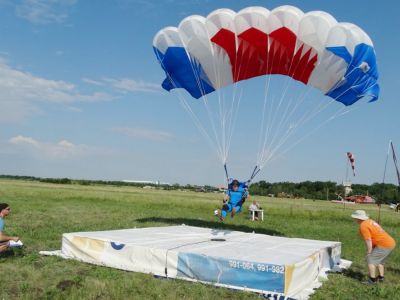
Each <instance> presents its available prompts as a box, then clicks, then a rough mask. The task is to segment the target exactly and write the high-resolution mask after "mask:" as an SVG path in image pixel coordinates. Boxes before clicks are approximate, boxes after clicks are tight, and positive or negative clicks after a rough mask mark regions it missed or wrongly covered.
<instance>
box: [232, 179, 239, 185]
mask: <svg viewBox="0 0 400 300" xmlns="http://www.w3.org/2000/svg"><path fill="white" fill-rule="evenodd" d="M231 185H232V186H234V185H237V186H239V185H240V183H239V180H237V179H234V180H232V183H231Z"/></svg>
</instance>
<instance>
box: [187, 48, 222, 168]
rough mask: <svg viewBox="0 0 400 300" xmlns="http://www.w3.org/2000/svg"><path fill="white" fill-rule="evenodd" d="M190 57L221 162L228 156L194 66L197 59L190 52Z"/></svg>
mask: <svg viewBox="0 0 400 300" xmlns="http://www.w3.org/2000/svg"><path fill="white" fill-rule="evenodd" d="M188 57H189V58H190V61H191V63H190V66H191V68H192V72H193V74H194V76H195V79H196V84H197V86H198V88H199V89H200V90H201V92H202V100H203V104H204V106H205V109H206V111H207V115H208V119H209V121H210V123H211V127H212V130H213V133H214V138H215V140H214V144H215V145H216V148H217V153H218V155H219V158H220V160H221V162H223V163H224V162H225V160H226V158H225V157H224V154H223V147H222V146H221V141H220V140H219V138H218V134H217V131H216V128H215V122H214V120H213V118H212V113H211V111H210V108H209V106H208V98H207V95H206V93H205V89H204V86H203V83H202V81H201V80H200V76H199V75H200V74H198V72H196V69H195V68H194V64H196V59H192V57H191V56H190V55H189V53H188ZM202 127H203V128H204V126H202ZM208 136H209V135H208ZM210 139H211V137H210Z"/></svg>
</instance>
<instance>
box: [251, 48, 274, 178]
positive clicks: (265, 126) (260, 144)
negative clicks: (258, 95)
mask: <svg viewBox="0 0 400 300" xmlns="http://www.w3.org/2000/svg"><path fill="white" fill-rule="evenodd" d="M268 45H269V43H268ZM268 67H269V59H268V60H267V66H266V71H267V73H268V72H269V68H268ZM271 77H272V76H265V78H266V80H265V85H264V101H263V111H262V119H261V125H260V127H261V128H260V134H259V137H258V153H257V162H256V167H257V166H259V165H260V163H261V158H262V153H263V152H264V150H263V149H264V148H263V146H264V147H265V143H266V142H265V140H266V139H267V137H268V134H269V124H265V115H266V111H267V103H268V99H269V97H268V94H269V87H270V83H271ZM271 102H273V100H271ZM271 107H272V103H271ZM271 112H272V109H269V110H268V118H267V120H268V121H269V120H271V118H270V115H271ZM262 137H264V140H263V139H262ZM262 141H263V142H262ZM253 174H254V171H253ZM253 174H252V175H253Z"/></svg>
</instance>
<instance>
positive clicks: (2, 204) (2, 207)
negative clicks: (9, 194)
mask: <svg viewBox="0 0 400 300" xmlns="http://www.w3.org/2000/svg"><path fill="white" fill-rule="evenodd" d="M7 207H9V205H8V204H7V203H0V211H2V210H3V209H6V208H7Z"/></svg>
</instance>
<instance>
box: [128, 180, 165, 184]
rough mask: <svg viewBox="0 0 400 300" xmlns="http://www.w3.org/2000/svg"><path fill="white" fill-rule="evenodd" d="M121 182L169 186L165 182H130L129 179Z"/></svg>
mask: <svg viewBox="0 0 400 300" xmlns="http://www.w3.org/2000/svg"><path fill="white" fill-rule="evenodd" d="M122 182H126V183H138V184H154V185H170V184H169V183H167V182H161V181H151V180H130V179H125V180H122Z"/></svg>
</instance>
